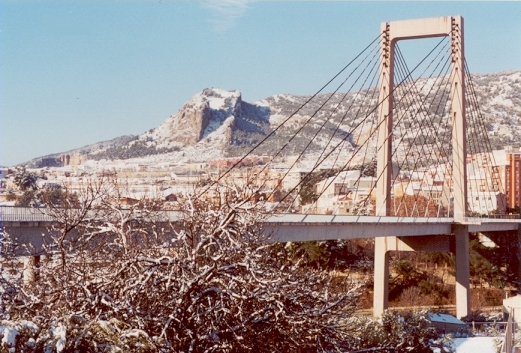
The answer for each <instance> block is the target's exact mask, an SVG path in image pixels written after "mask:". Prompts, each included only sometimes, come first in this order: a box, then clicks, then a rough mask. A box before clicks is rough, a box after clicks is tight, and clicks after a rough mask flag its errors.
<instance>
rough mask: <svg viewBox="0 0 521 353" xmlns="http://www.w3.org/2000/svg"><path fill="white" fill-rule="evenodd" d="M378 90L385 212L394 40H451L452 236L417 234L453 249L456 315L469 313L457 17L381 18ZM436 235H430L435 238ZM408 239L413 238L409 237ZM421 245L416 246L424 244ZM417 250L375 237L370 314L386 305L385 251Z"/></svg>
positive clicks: (386, 212) (386, 206)
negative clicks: (446, 37) (371, 309)
mask: <svg viewBox="0 0 521 353" xmlns="http://www.w3.org/2000/svg"><path fill="white" fill-rule="evenodd" d="M381 35H382V40H381V48H380V88H379V89H380V91H379V102H380V109H379V117H378V142H377V146H378V147H377V148H378V151H377V153H378V155H377V175H378V176H379V178H378V181H377V185H376V191H377V196H376V215H377V216H390V203H391V179H392V169H393V168H392V160H391V157H392V138H391V137H392V132H393V103H394V96H393V92H394V56H395V53H394V51H395V44H396V42H398V41H399V40H408V39H422V38H431V37H442V36H449V37H450V41H451V46H450V48H451V92H450V97H451V119H452V156H453V166H452V167H453V176H452V178H453V185H454V222H455V223H454V226H453V239H445V240H446V241H442V242H440V238H439V237H438V236H430V237H423V238H422V239H423V240H422V242H431V243H432V244H437V245H433V246H430V247H429V248H430V250H433V251H449V249H450V250H452V251H453V252H455V254H456V282H457V283H456V311H457V316H458V317H463V316H466V315H468V313H469V312H470V292H469V287H470V286H469V237H468V226H467V225H465V220H466V217H467V214H468V212H467V175H466V173H467V169H466V144H467V143H466V120H465V79H464V75H465V71H464V63H465V61H464V60H465V57H464V45H463V44H464V43H463V18H462V17H461V16H455V17H450V16H445V17H435V18H426V19H416V20H405V21H395V22H384V23H382V25H381ZM436 237H437V239H434V238H436ZM413 243H414V242H413ZM424 246H425V244H423V245H422V247H424ZM392 250H413V251H414V250H418V249H417V248H415V247H411V241H410V239H408V240H407V241H405V239H402V238H400V237H376V238H375V264H374V266H375V271H374V298H373V313H374V315H375V316H381V314H382V313H383V312H384V310H385V309H387V306H388V286H389V254H388V252H389V251H392Z"/></svg>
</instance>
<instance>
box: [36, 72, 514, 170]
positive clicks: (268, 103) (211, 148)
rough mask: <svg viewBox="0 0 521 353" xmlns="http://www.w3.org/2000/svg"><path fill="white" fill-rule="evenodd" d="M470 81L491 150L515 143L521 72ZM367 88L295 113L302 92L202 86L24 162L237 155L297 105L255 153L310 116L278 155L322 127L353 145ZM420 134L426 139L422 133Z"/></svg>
mask: <svg viewBox="0 0 521 353" xmlns="http://www.w3.org/2000/svg"><path fill="white" fill-rule="evenodd" d="M428 80H429V79H425V80H424V81H423V83H422V85H423V86H427V87H428V86H429V85H432V84H431V83H430V82H429V81H428ZM472 80H473V83H474V88H475V93H476V96H477V99H478V103H479V105H480V108H481V112H482V117H483V119H484V122H485V126H486V128H487V133H488V135H489V139H490V141H491V144H492V147H493V148H496V149H500V148H503V147H504V146H505V145H521V129H520V126H521V71H514V72H506V73H496V74H486V75H472ZM426 92H427V91H426V90H425V92H423V91H422V92H420V95H424V96H425V95H426ZM373 93H374V91H373V90H368V91H363V92H359V93H356V92H354V93H350V94H348V95H345V94H343V93H337V94H336V95H335V96H334V97H333V99H331V101H327V99H328V98H329V96H330V95H329V94H323V95H318V96H317V97H315V99H314V100H313V101H312V102H311V104H308V105H306V106H305V107H303V108H302V109H301V110H299V108H300V107H301V106H302V104H303V103H304V102H306V101H307V100H308V99H309V98H310V97H309V96H296V95H291V94H281V95H275V96H272V97H268V98H266V99H264V100H261V101H258V102H255V103H248V102H245V101H243V100H242V95H241V93H240V92H238V91H225V90H222V89H217V88H212V89H205V90H203V91H202V92H200V93H198V94H196V95H195V96H194V97H193V98H192V99H190V100H189V101H188V102H187V103H185V105H184V106H183V107H182V108H181V109H180V110H179V111H178V112H177V113H176V114H174V115H172V116H170V117H169V118H168V119H166V120H165V121H164V122H163V123H162V124H161V125H159V126H158V127H155V128H152V129H150V130H149V131H146V132H145V133H143V134H141V135H140V136H122V137H119V138H116V139H113V140H110V141H105V142H100V143H97V144H93V145H90V146H85V147H83V148H81V149H77V150H71V151H68V152H64V153H61V154H56V155H51V156H45V157H40V158H37V159H35V160H32V161H31V165H34V166H37V165H42V164H43V165H60V164H63V158H62V157H61V156H63V155H67V154H69V155H81V156H82V158H80V160H79V162H80V163H83V162H84V161H85V160H87V159H91V160H97V161H103V160H128V159H138V161H139V162H140V163H145V164H147V163H155V162H158V161H172V160H174V161H177V162H188V161H207V160H210V159H215V158H222V157H233V156H240V155H243V154H244V153H246V152H247V151H249V150H250V149H251V148H252V147H253V146H255V145H256V144H257V143H258V142H259V141H261V140H262V139H263V138H264V137H265V136H267V135H268V134H270V133H272V132H273V130H274V128H275V127H277V126H278V125H279V124H280V123H281V122H282V121H284V120H285V119H287V118H288V117H289V116H291V115H292V114H294V113H295V112H297V110H299V111H298V113H297V114H295V115H294V116H293V117H292V119H291V121H290V123H289V124H285V125H284V127H282V128H281V129H279V130H277V132H276V134H273V136H271V137H270V143H268V144H264V145H262V146H261V147H260V148H258V149H257V150H256V151H255V154H257V155H274V154H275V153H276V152H277V151H278V150H279V149H280V147H281V146H283V145H284V144H285V142H286V141H287V137H288V136H294V135H295V133H296V131H297V129H299V128H300V127H301V126H302V125H303V122H305V121H307V120H308V119H310V118H312V120H311V121H312V123H311V124H306V126H305V127H304V129H303V130H302V131H300V132H299V134H298V135H297V136H296V137H295V139H294V140H293V141H292V144H291V145H290V146H288V147H287V148H286V149H285V150H284V151H283V153H282V155H285V156H289V155H292V154H295V153H296V151H297V150H300V149H301V148H302V146H304V145H306V144H308V143H310V146H309V148H308V149H307V151H308V152H307V153H308V154H312V153H314V152H317V151H320V150H321V148H322V147H323V146H324V145H325V143H326V140H327V138H326V137H318V138H314V135H315V133H316V132H317V129H318V128H319V126H322V127H321V128H322V129H324V130H325V131H333V130H335V131H336V133H335V134H334V137H333V142H334V143H336V142H339V141H341V140H346V141H347V142H348V143H350V144H351V145H355V142H354V141H352V140H351V136H350V128H351V126H354V125H355V124H357V123H359V121H357V120H355V118H354V117H355V113H356V110H357V109H358V108H356V109H355V108H353V105H352V103H353V101H355V100H356V101H358V100H360V97H370V96H372V94H373ZM332 101H339V102H340V105H339V106H338V108H337V109H336V110H334V111H333V110H327V109H323V110H321V111H320V112H319V113H318V114H315V112H316V111H317V109H318V108H319V107H320V106H321V105H323V104H324V103H326V102H328V103H327V104H330V103H329V102H332ZM356 101H355V103H356ZM327 106H329V105H327ZM362 109H364V107H362ZM436 114H437V115H436ZM436 114H435V116H434V118H433V119H432V128H431V132H430V133H432V134H436V133H440V132H441V131H443V129H446V128H447V127H446V124H445V123H444V119H446V118H447V112H446V111H444V112H441V113H436ZM415 124H417V123H412V124H411V123H410V122H408V121H407V120H402V121H401V122H400V123H399V126H396V132H395V138H401V139H405V140H407V139H410V140H411V141H412V139H411V138H410V136H412V135H414V134H416V131H417V129H418V128H419V126H416V125H415ZM337 126H338V127H339V128H338V130H336V129H337ZM324 130H323V131H324ZM422 133H423V134H425V132H422ZM423 138H424V139H428V138H429V136H423ZM412 143H414V141H412V142H411V144H412ZM42 161H43V162H42Z"/></svg>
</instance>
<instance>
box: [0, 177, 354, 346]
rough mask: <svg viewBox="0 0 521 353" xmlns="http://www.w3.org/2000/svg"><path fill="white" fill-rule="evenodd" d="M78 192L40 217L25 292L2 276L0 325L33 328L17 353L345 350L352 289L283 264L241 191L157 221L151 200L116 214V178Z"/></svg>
mask: <svg viewBox="0 0 521 353" xmlns="http://www.w3.org/2000/svg"><path fill="white" fill-rule="evenodd" d="M85 186H86V189H83V190H79V191H77V192H78V193H79V195H78V202H79V203H78V204H77V205H74V206H73V205H72V204H71V205H70V206H71V207H54V208H52V207H50V208H49V210H48V212H49V214H52V215H53V217H55V220H56V222H55V224H54V225H53V227H52V228H51V229H50V233H51V234H54V235H53V237H52V239H53V240H52V242H50V243H48V244H47V248H46V249H47V251H48V253H47V254H48V257H47V260H45V261H42V263H41V264H40V267H39V280H38V281H37V282H36V283H34V286H32V287H31V288H27V287H25V288H24V287H23V285H21V280H20V277H17V276H16V275H14V274H12V273H11V274H7V273H6V272H5V271H4V269H6V267H2V271H3V272H4V273H3V275H4V282H3V283H2V286H3V289H4V291H3V293H4V296H3V302H2V303H3V311H2V313H3V315H4V316H6V317H7V316H8V317H9V318H10V319H11V320H14V321H13V322H17V324H19V323H20V322H21V321H20V320H33V321H35V322H36V324H37V326H38V327H39V328H41V329H40V331H36V330H35V331H34V333H32V335H33V336H32V337H33V340H34V341H32V343H31V342H29V340H28V341H26V342H25V343H23V342H22V343H19V344H23V347H22V346H20V347H22V348H23V349H26V348H27V347H29V346H30V344H29V343H31V344H32V346H31V347H33V348H31V349H33V350H32V351H39V350H38V349H41V350H43V349H44V348H45V347H56V350H57V351H74V350H88V351H109V350H110V349H111V348H110V347H118V348H119V349H123V350H131V351H159V350H161V351H172V352H179V351H186V352H188V351H192V352H199V351H201V352H202V351H222V352H236V351H251V350H254V349H255V350H257V351H261V352H268V351H269V352H272V351H288V352H301V351H313V352H315V351H333V350H339V349H342V348H345V349H347V348H348V345H349V342H351V341H352V337H354V335H355V333H356V330H357V327H356V320H354V319H353V314H354V310H355V308H356V300H357V298H358V296H359V295H360V292H361V289H360V288H361V285H360V284H356V283H353V282H350V281H348V280H345V279H343V280H340V279H338V278H334V277H331V276H329V275H328V274H327V273H325V272H322V271H318V270H316V271H315V270H310V269H308V268H302V267H301V266H299V265H298V264H294V263H291V262H290V261H288V260H287V259H286V252H285V251H284V249H283V247H282V246H280V245H278V244H275V243H271V242H270V241H269V237H268V236H267V235H265V234H263V233H262V228H261V224H262V222H261V221H262V213H261V212H260V211H259V203H256V202H253V201H252V200H251V198H250V197H246V198H245V197H244V195H245V193H244V189H240V188H238V187H235V186H220V187H219V188H218V189H217V190H215V191H216V192H212V193H206V194H203V195H199V197H187V198H186V199H184V200H183V201H181V202H180V204H179V205H178V207H177V208H178V209H180V210H181V214H180V215H179V219H178V220H177V221H175V222H169V221H168V220H167V218H166V215H165V214H163V213H162V212H161V211H160V210H159V206H160V203H159V201H158V200H151V199H145V198H143V199H142V200H138V202H136V203H135V204H132V205H128V206H127V207H126V208H124V207H122V205H121V204H119V203H118V202H117V201H116V200H117V199H118V197H119V195H120V193H119V192H120V190H121V187H122V186H121V185H120V184H119V181H117V180H114V179H103V180H93V181H92V182H91V183H90V184H88V185H85ZM247 194H248V195H249V193H247ZM7 239H8V238H7ZM53 251H54V253H56V254H57V255H58V256H57V257H56V256H52V254H53ZM6 261H11V262H12V263H14V262H16V258H15V257H11V258H9V257H7V258H6ZM11 268H13V267H11ZM5 293H9V294H8V295H6V294H5ZM17 320H18V321H17ZM13 325H14V324H13ZM13 327H14V326H13ZM31 332H33V331H31ZM64 332H66V334H65V333H64ZM29 336H30V335H28V336H27V337H29ZM21 337H22V336H21ZM23 337H25V336H23ZM66 337H69V338H66ZM60 342H61V343H60ZM17 344H18V343H17ZM58 345H60V346H59V347H61V348H60V349H61V350H59V349H58ZM100 347H104V348H100ZM27 349H28V348H27ZM45 349H47V348H45ZM115 349H116V348H115ZM27 351H31V350H27Z"/></svg>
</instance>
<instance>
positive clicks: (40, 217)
mask: <svg viewBox="0 0 521 353" xmlns="http://www.w3.org/2000/svg"><path fill="white" fill-rule="evenodd" d="M0 221H4V222H50V221H53V218H52V217H51V216H50V215H49V214H47V210H46V209H45V208H42V207H40V208H35V207H16V206H0Z"/></svg>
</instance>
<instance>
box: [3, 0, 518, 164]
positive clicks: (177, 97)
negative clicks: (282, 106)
mask: <svg viewBox="0 0 521 353" xmlns="http://www.w3.org/2000/svg"><path fill="white" fill-rule="evenodd" d="M453 15H462V16H463V17H464V18H465V36H466V37H465V46H466V56H467V62H468V64H469V67H470V70H471V72H473V73H493V72H498V71H506V70H520V69H521V20H520V18H521V2H448V1H447V2H407V1H404V2H365V1H359V2H344V1H336V2H326V1H317V2H296V1H292V2H277V1H269V2H264V1H258V2H246V1H241V0H233V1H215V2H214V1H204V2H203V1H200V2H193V1H191V2H178V1H168V0H157V1H152V0H148V1H131V2H129V1H112V2H105V1H81V2H80V1H78V2H76V1H53V2H48V1H18V0H13V1H4V0H0V165H13V164H16V163H21V162H24V161H27V160H29V159H31V158H35V157H38V156H43V155H46V154H51V153H56V152H64V151H66V150H69V149H73V148H78V147H81V146H84V145H87V144H90V143H94V142H98V141H102V140H107V139H111V138H114V137H117V136H121V135H126V134H141V133H143V132H144V131H146V130H148V129H150V128H153V127H156V126H158V125H159V124H160V123H161V122H162V121H164V120H165V119H167V118H168V117H169V116H170V115H172V114H174V113H176V112H177V111H178V110H179V109H180V108H181V107H182V105H183V104H184V103H185V102H186V101H187V100H188V99H190V97H192V96H193V95H194V94H196V93H198V92H200V91H201V90H202V89H204V88H207V87H220V88H223V89H229V90H231V89H236V90H239V91H241V92H242V94H243V99H244V100H245V101H248V102H254V101H256V100H260V99H263V98H266V97H268V96H271V95H274V94H279V93H294V94H310V93H314V92H315V91H316V90H318V89H319V88H320V87H321V86H322V84H323V83H325V82H326V81H327V80H328V79H330V78H331V77H332V76H333V75H334V74H335V73H337V72H338V71H339V70H340V69H341V68H342V67H343V66H344V65H345V64H347V63H348V62H349V61H350V60H351V59H352V58H353V57H354V56H355V55H357V54H358V53H359V52H360V51H361V50H362V49H363V48H365V46H366V45H367V44H369V43H370V42H371V41H372V40H373V39H374V38H375V37H376V36H377V35H378V33H379V30H380V23H381V22H385V21H395V20H403V19H412V18H422V17H437V16H453Z"/></svg>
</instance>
